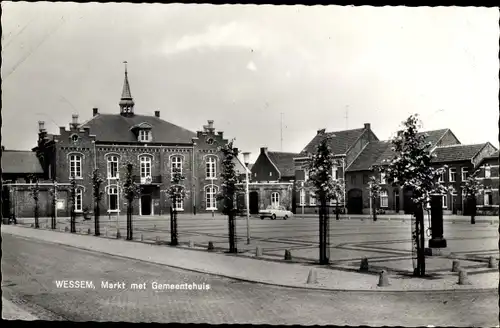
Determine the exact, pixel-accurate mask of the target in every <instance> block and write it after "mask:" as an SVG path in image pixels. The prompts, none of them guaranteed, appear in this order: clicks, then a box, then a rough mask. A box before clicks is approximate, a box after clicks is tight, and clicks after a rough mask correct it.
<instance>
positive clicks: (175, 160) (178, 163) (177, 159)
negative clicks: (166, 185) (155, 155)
mask: <svg viewBox="0 0 500 328" xmlns="http://www.w3.org/2000/svg"><path fill="white" fill-rule="evenodd" d="M176 168H177V169H179V170H180V172H181V174H182V157H181V156H173V157H172V162H171V163H170V173H171V174H173V173H174V169H176Z"/></svg>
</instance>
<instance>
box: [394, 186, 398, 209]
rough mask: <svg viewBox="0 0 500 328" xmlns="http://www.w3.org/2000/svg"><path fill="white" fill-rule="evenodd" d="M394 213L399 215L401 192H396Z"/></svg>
mask: <svg viewBox="0 0 500 328" xmlns="http://www.w3.org/2000/svg"><path fill="white" fill-rule="evenodd" d="M394 211H396V213H399V190H397V189H396V190H394Z"/></svg>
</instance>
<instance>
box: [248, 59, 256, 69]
mask: <svg viewBox="0 0 500 328" xmlns="http://www.w3.org/2000/svg"><path fill="white" fill-rule="evenodd" d="M247 69H248V70H251V71H256V70H257V66H255V63H254V62H253V61H250V62H249V63H248V64H247Z"/></svg>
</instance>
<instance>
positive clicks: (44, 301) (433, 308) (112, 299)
mask: <svg viewBox="0 0 500 328" xmlns="http://www.w3.org/2000/svg"><path fill="white" fill-rule="evenodd" d="M2 238H3V245H2V249H3V256H2V273H3V281H2V290H3V293H4V297H6V298H8V299H10V300H11V301H13V302H14V303H16V304H17V305H19V306H21V307H23V308H24V309H25V310H27V311H29V312H30V313H32V314H34V315H36V316H37V317H39V318H40V319H45V320H70V321H128V322H182V323H189V322H190V323H210V324H222V323H251V324H303V325H312V324H335V325H356V326H357V325H371V326H380V325H401V326H416V325H418V326H420V325H435V326H438V325H440V326H445V325H446V326H448V325H451V326H495V325H497V324H498V294H497V291H490V292H480V291H467V292H458V291H455V292H417V293H415V292H413V293H401V292H399V293H398V292H394V293H386V292H384V293H365V292H325V291H313V290H300V289H290V288H278V287H273V286H265V285H258V284H251V283H244V282H239V281H235V280H231V279H225V278H219V277H216V276H210V275H204V274H198V273H192V272H187V271H183V270H176V269H170V268H168V267H165V266H161V265H155V264H151V263H147V262H142V261H132V260H127V259H123V258H118V257H112V256H107V255H104V254H100V253H94V252H89V251H83V250H78V249H75V248H71V247H66V246H60V245H53V244H48V243H44V242H41V241H35V240H29V239H26V238H20V237H14V236H12V235H8V234H3V235H2ZM63 280H71V281H91V282H93V285H94V286H95V289H93V288H90V289H64V288H57V287H56V281H63ZM102 281H110V282H124V283H125V285H126V286H128V287H126V288H125V289H118V290H110V289H103V288H101V282H102ZM153 282H157V283H160V284H163V283H169V284H170V283H172V284H182V283H188V284H192V283H195V284H198V285H202V284H205V286H206V285H210V289H208V290H156V291H155V290H152V288H151V284H152V283H153ZM132 283H137V284H139V283H145V285H146V286H147V288H146V289H144V290H137V289H131V288H130V284H132Z"/></svg>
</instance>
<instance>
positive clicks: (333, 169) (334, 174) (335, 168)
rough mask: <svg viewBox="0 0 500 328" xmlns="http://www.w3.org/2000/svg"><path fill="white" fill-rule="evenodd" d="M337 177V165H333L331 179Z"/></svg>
mask: <svg viewBox="0 0 500 328" xmlns="http://www.w3.org/2000/svg"><path fill="white" fill-rule="evenodd" d="M337 179H338V169H337V166H336V165H334V166H333V167H332V180H337Z"/></svg>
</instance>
